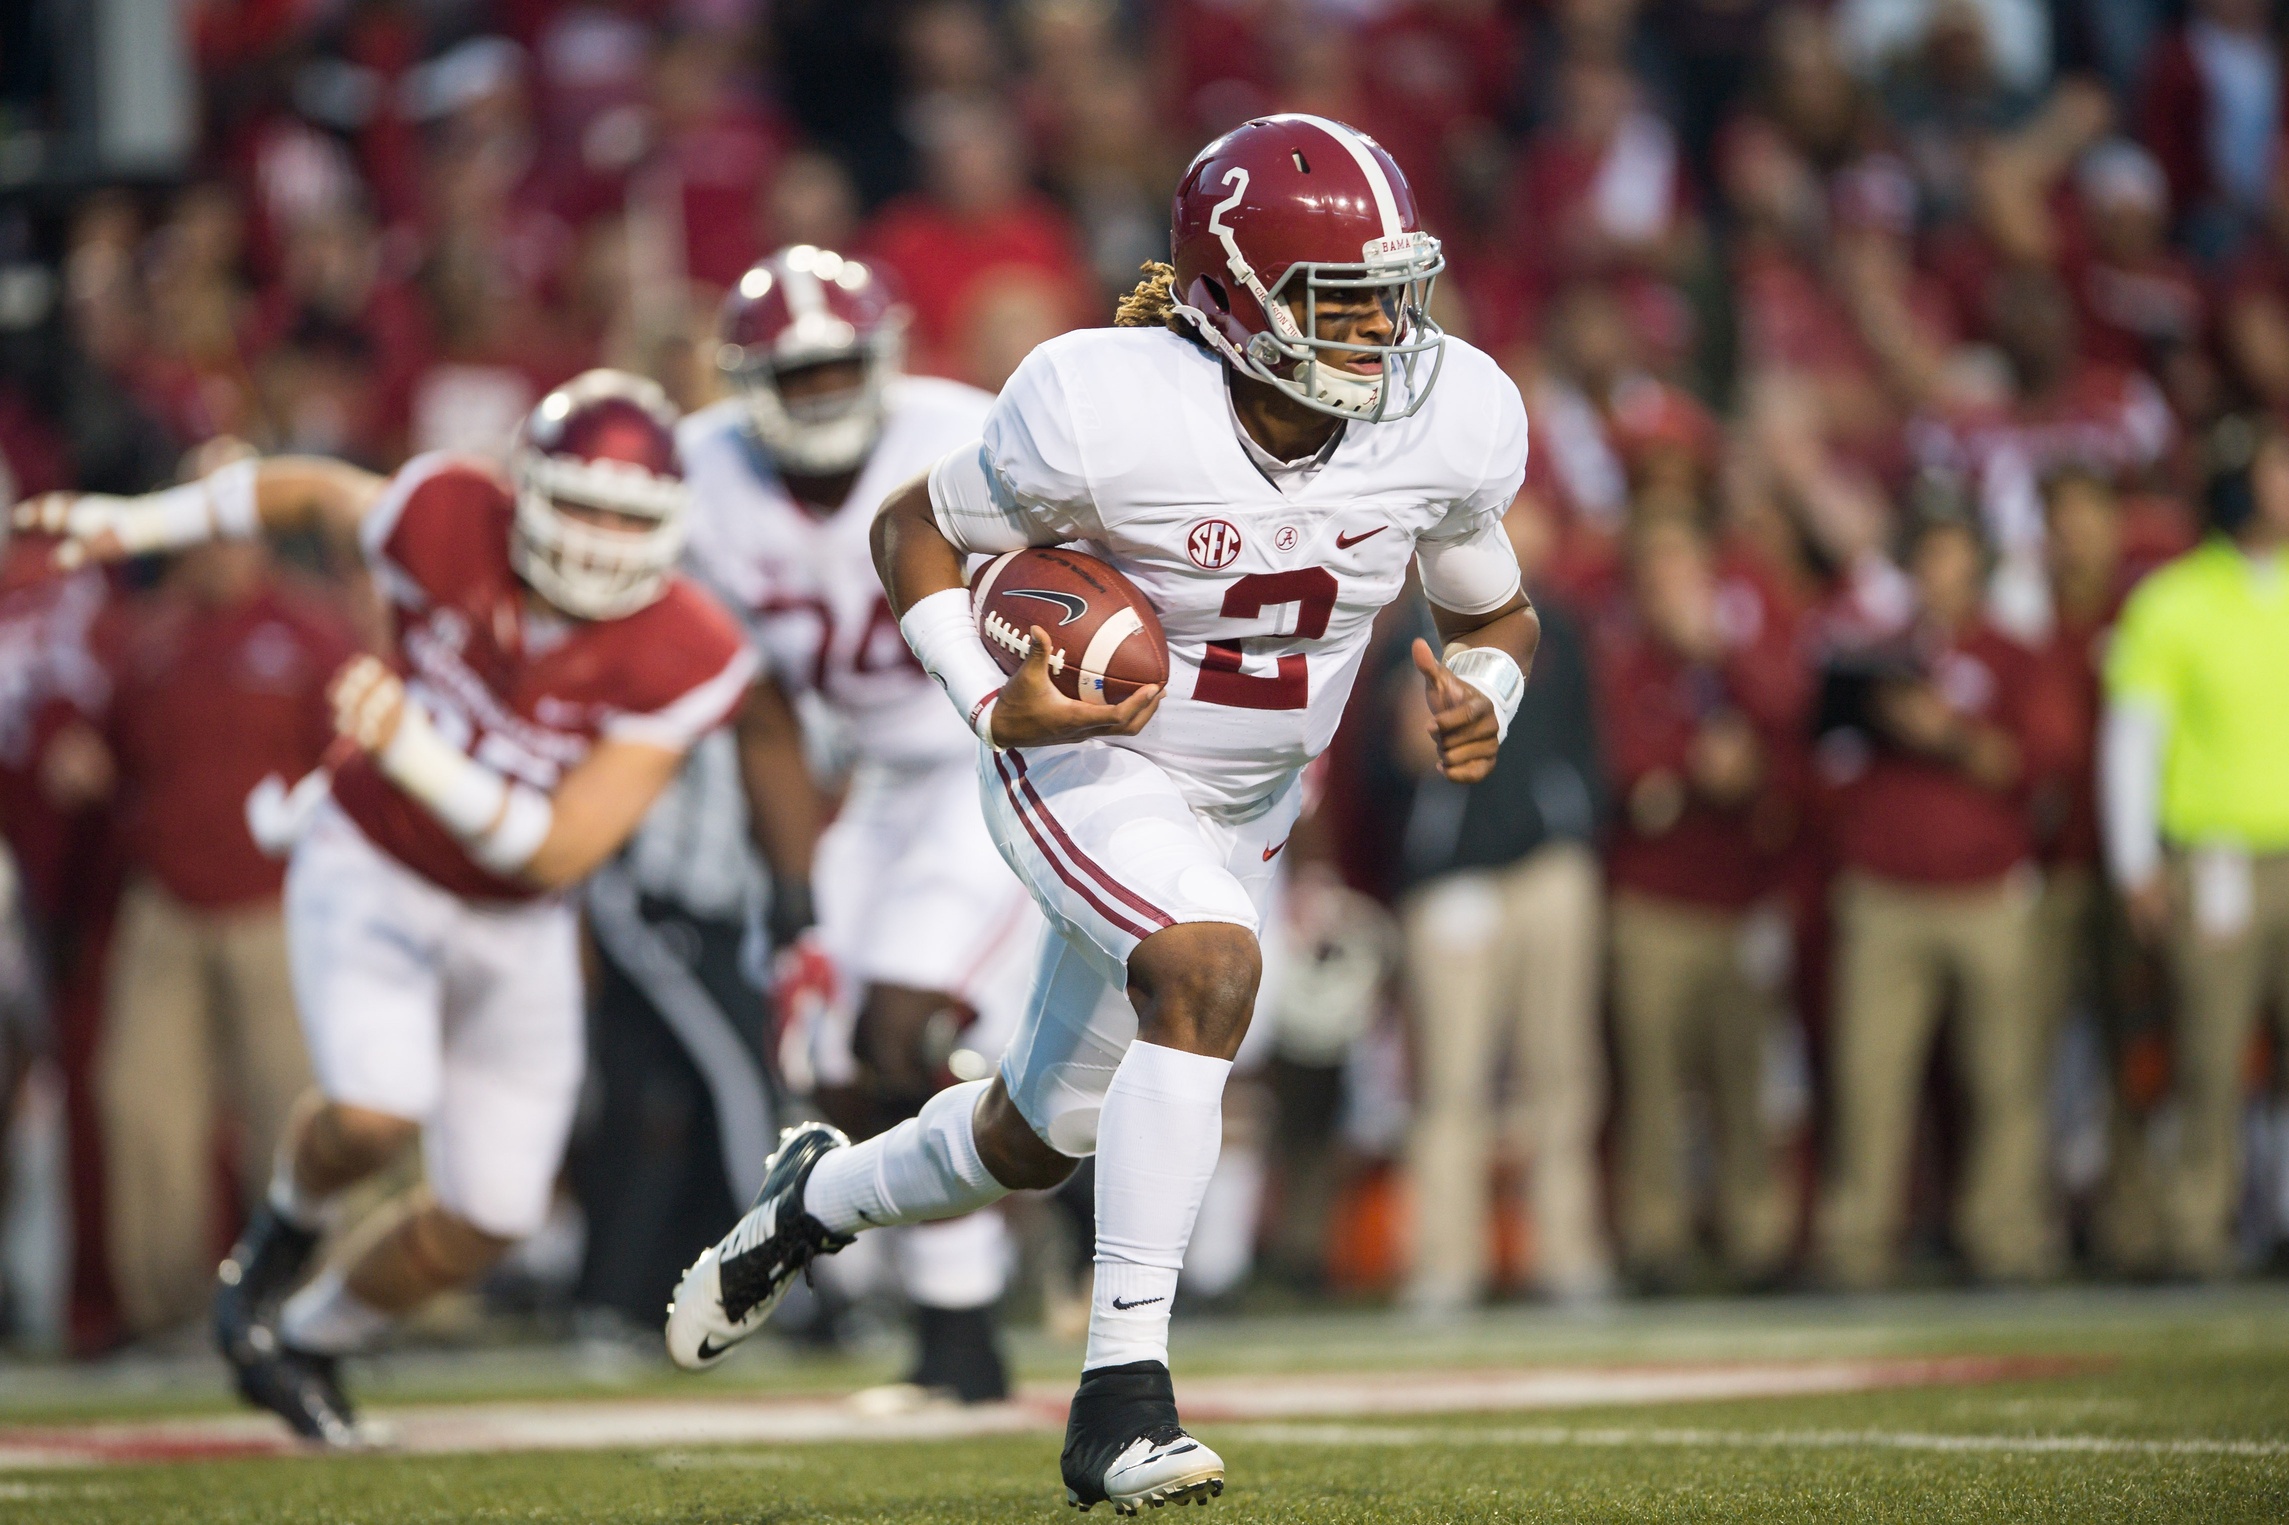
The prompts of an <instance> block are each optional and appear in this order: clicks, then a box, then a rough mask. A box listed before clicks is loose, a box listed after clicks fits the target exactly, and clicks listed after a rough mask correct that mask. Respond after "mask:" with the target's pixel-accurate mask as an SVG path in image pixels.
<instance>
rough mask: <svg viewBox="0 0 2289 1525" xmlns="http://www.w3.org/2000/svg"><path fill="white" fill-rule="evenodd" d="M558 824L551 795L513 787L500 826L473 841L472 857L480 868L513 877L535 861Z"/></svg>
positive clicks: (517, 786) (526, 785)
mask: <svg viewBox="0 0 2289 1525" xmlns="http://www.w3.org/2000/svg"><path fill="white" fill-rule="evenodd" d="M555 824H556V806H555V805H554V804H553V803H551V802H550V800H549V797H548V796H547V795H545V794H543V793H541V792H540V791H539V790H538V789H535V788H533V787H532V786H531V785H530V784H511V785H509V797H508V800H507V801H506V802H505V803H504V804H503V805H502V807H501V821H500V824H499V825H497V826H495V827H494V828H493V829H492V830H491V831H488V832H484V833H482V834H481V835H479V836H477V837H476V838H474V839H473V840H471V841H470V843H469V856H470V858H471V859H473V860H474V861H475V862H476V864H477V866H478V867H479V868H483V869H487V870H489V871H491V872H493V873H496V874H499V875H500V876H501V877H502V878H504V879H508V878H513V877H514V876H516V875H517V874H519V873H522V872H523V871H524V869H525V867H526V865H527V864H529V863H531V862H532V860H533V854H535V853H537V852H539V851H540V845H541V843H543V842H545V841H547V840H548V834H549V830H550V828H551V827H553V826H555Z"/></svg>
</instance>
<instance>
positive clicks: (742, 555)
mask: <svg viewBox="0 0 2289 1525" xmlns="http://www.w3.org/2000/svg"><path fill="white" fill-rule="evenodd" d="M886 403H887V413H886V417H885V420H884V423H883V429H882V438H881V439H880V440H879V441H878V442H877V443H876V444H875V447H874V451H873V453H872V454H871V455H869V456H868V457H867V461H866V465H865V466H864V467H862V468H861V469H860V471H859V473H858V478H857V480H856V481H854V482H853V483H852V484H851V489H850V496H849V498H847V499H846V500H845V501H844V502H843V504H842V506H841V507H840V508H838V509H836V510H835V511H834V512H833V513H831V514H825V515H821V514H816V513H813V512H812V511H810V510H809V509H807V508H805V507H804V506H803V505H802V504H801V503H798V502H797V501H796V500H795V499H794V497H793V496H792V495H790V494H789V493H788V491H787V489H786V487H785V485H784V484H783V483H782V482H781V481H780V479H779V473H778V470H777V468H775V467H774V466H773V465H772V464H771V459H770V457H769V456H768V455H766V454H765V453H764V451H763V448H762V446H761V445H759V444H757V443H756V441H755V437H754V436H753V435H752V434H751V433H750V432H749V431H748V427H747V409H746V405H745V404H744V403H742V402H741V401H740V400H739V399H738V398H736V397H734V398H730V399H727V400H725V401H723V402H719V403H716V404H714V405H713V406H711V407H707V408H703V409H701V410H700V411H699V412H697V413H694V414H692V415H691V416H690V417H689V418H687V419H685V420H684V421H683V423H682V424H681V425H680V426H679V427H678V429H677V431H676V440H677V444H678V446H679V448H680V450H681V452H682V455H683V465H684V479H685V481H686V482H687V483H688V484H689V485H690V488H691V533H690V540H689V542H688V546H687V548H686V550H685V552H684V564H685V566H686V567H687V568H688V569H689V570H690V571H691V572H692V573H693V574H694V575H695V576H697V577H699V578H701V579H702V580H703V581H705V582H706V583H707V584H708V586H709V587H711V588H713V589H714V590H715V591H716V592H717V593H718V594H719V595H720V596H721V597H722V598H723V599H724V601H725V602H726V603H727V604H729V605H730V607H731V608H732V609H734V610H736V611H737V612H738V613H739V615H740V617H741V619H742V620H744V621H745V622H746V625H747V628H748V632H749V635H750V637H751V638H752V639H753V641H754V642H755V644H756V646H757V648H758V649H759V650H760V652H761V653H762V656H763V660H764V662H765V664H766V665H767V666H768V668H769V669H770V671H771V672H772V674H773V675H774V676H776V677H777V678H778V679H779V681H780V682H781V683H782V684H784V685H785V686H786V687H787V689H788V691H789V692H790V694H800V693H804V692H810V693H815V694H817V695H818V696H819V697H820V698H821V699H823V700H824V701H826V703H827V705H828V706H829V708H831V709H832V710H833V711H834V713H835V714H836V716H837V718H839V719H840V720H841V721H842V722H843V723H844V724H845V725H846V726H847V727H848V729H849V733H850V735H849V741H850V745H851V747H852V749H853V751H854V752H855V754H856V756H857V757H858V758H859V759H861V760H864V761H871V762H880V763H886V764H890V765H893V766H900V767H910V766H916V765H922V764H929V763H937V762H947V761H953V760H956V759H960V760H964V761H966V760H968V759H969V758H970V757H971V756H972V755H973V754H974V753H975V752H976V749H977V738H976V737H974V736H973V735H971V734H970V732H969V730H968V729H967V728H966V727H965V726H964V725H963V724H962V717H961V716H959V715H957V714H955V713H954V712H953V710H952V708H951V707H950V706H949V705H948V704H947V703H946V696H945V693H944V691H943V690H941V689H940V688H939V687H938V685H937V684H936V683H934V682H932V681H931V680H930V677H929V676H928V674H926V673H924V672H923V671H922V668H921V666H920V664H918V663H917V662H916V661H915V660H914V654H913V653H912V652H911V651H909V650H908V649H907V646H906V638H905V637H904V636H903V635H901V634H899V630H898V618H897V616H896V615H894V614H892V613H891V612H890V603H889V600H887V599H886V598H885V597H884V596H883V592H882V583H881V581H880V579H878V578H877V577H876V576H875V572H874V558H873V555H872V553H871V552H870V551H869V549H868V547H867V529H868V526H869V525H871V524H872V523H873V522H874V513H875V510H876V509H877V508H879V507H880V506H881V504H882V500H883V499H884V498H886V497H888V496H889V495H890V494H891V493H892V492H894V491H896V490H897V489H898V488H899V487H901V486H903V485H904V484H905V483H907V482H909V481H911V480H912V479H913V478H915V477H916V476H919V475H920V474H921V473H923V472H925V471H927V470H929V469H930V467H931V465H932V464H933V463H934V462H935V461H937V459H938V458H939V457H940V456H943V455H944V454H945V453H946V452H947V451H948V450H951V449H953V448H954V447H955V446H957V445H960V444H961V443H963V442H964V441H967V440H975V439H976V438H977V437H978V431H979V430H980V428H982V427H983V425H984V423H985V419H986V413H987V410H988V409H989V408H990V407H991V406H992V405H993V397H992V395H991V394H990V393H986V392H981V391H979V390H977V389H976V388H975V387H967V386H963V385H961V384H960V383H958V382H952V381H938V380H934V379H932V378H929V377H921V376H907V377H901V378H899V379H898V380H896V381H893V382H892V383H891V384H890V386H889V388H888V392H887V397H886Z"/></svg>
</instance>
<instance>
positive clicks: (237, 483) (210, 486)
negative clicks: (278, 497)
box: [199, 456, 262, 540]
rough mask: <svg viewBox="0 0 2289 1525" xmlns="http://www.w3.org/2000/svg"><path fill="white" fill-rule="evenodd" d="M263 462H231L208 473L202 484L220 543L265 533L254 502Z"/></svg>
mask: <svg viewBox="0 0 2289 1525" xmlns="http://www.w3.org/2000/svg"><path fill="white" fill-rule="evenodd" d="M261 468H262V463H261V462H260V461H258V460H256V459H255V458H254V457H252V456H248V457H246V458H245V459H244V460H237V461H233V462H231V463H230V464H229V465H228V466H225V467H223V468H221V469H220V470H218V471H213V472H210V473H208V474H207V477H206V479H205V481H203V482H202V483H200V484H199V485H201V486H203V487H205V488H206V490H207V507H208V512H209V513H210V514H211V515H212V517H213V520H214V533H215V537H216V538H217V539H220V540H252V539H254V538H255V536H257V535H259V534H261V533H262V513H261V510H260V509H259V508H258V507H257V506H256V502H255V481H256V479H257V477H258V476H259V475H260V473H261Z"/></svg>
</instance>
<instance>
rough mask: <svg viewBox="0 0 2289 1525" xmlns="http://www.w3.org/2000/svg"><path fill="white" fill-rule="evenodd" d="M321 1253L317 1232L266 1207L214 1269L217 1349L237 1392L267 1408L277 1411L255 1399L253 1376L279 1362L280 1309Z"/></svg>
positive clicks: (262, 1208)
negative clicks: (265, 1365)
mask: <svg viewBox="0 0 2289 1525" xmlns="http://www.w3.org/2000/svg"><path fill="white" fill-rule="evenodd" d="M317 1249H318V1233H317V1231H316V1230H315V1229H305V1228H297V1227H295V1226H294V1225H293V1224H291V1223H288V1222H287V1221H286V1220H285V1219H284V1218H281V1217H279V1216H278V1214H277V1213H276V1212H275V1211H273V1210H272V1209H271V1208H270V1207H269V1206H268V1205H265V1206H262V1207H258V1208H256V1209H255V1212H254V1216H253V1217H252V1218H251V1219H249V1220H248V1221H247V1225H246V1232H245V1233H243V1234H241V1235H240V1236H239V1241H238V1243H237V1244H235V1245H233V1246H231V1252H230V1258H229V1259H228V1260H225V1261H224V1262H223V1263H222V1265H221V1266H219V1267H217V1268H216V1271H215V1303H214V1320H215V1347H216V1348H217V1349H218V1350H220V1351H221V1352H222V1355H223V1359H224V1360H225V1361H228V1362H229V1363H230V1368H231V1372H232V1374H233V1375H234V1376H235V1377H237V1379H238V1390H239V1391H240V1392H241V1393H244V1394H245V1395H246V1397H247V1400H248V1401H249V1402H251V1403H257V1404H261V1405H262V1406H263V1407H264V1408H270V1407H274V1405H272V1404H270V1403H268V1402H265V1401H264V1400H263V1399H262V1398H259V1397H257V1396H256V1395H255V1393H254V1391H253V1389H252V1387H250V1385H249V1383H250V1380H251V1379H250V1377H249V1372H250V1371H251V1370H252V1368H254V1367H255V1366H258V1365H260V1364H262V1363H264V1362H267V1361H275V1360H276V1359H277V1357H278V1352H279V1346H278V1331H277V1329H276V1328H275V1327H274V1325H275V1323H276V1320H277V1318H278V1304H279V1302H280V1301H281V1300H282V1299H283V1298H284V1297H285V1296H286V1293H287V1291H288V1289H289V1288H291V1287H292V1286H293V1285H294V1284H295V1283H296V1282H298V1281H300V1280H301V1279H302V1273H303V1272H304V1271H305V1270H307V1269H308V1268H309V1265H310V1257H311V1256H312V1255H314V1254H315V1253H317Z"/></svg>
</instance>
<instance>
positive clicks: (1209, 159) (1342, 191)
mask: <svg viewBox="0 0 2289 1525" xmlns="http://www.w3.org/2000/svg"><path fill="white" fill-rule="evenodd" d="M1169 245H1170V254H1171V257H1172V261H1173V263H1174V264H1175V266H1176V279H1175V284H1174V290H1173V295H1174V296H1175V298H1176V302H1177V308H1176V311H1177V313H1178V315H1179V316H1181V317H1183V318H1184V319H1185V320H1187V321H1188V322H1190V323H1191V324H1192V326H1193V327H1194V328H1196V329H1197V330H1199V332H1200V335H1201V337H1202V338H1204V339H1205V340H1207V342H1208V343H1209V345H1210V346H1211V347H1212V348H1214V349H1215V350H1216V351H1217V352H1218V353H1220V354H1221V355H1223V357H1224V358H1225V359H1226V360H1227V361H1229V362H1230V363H1231V364H1232V365H1234V366H1237V367H1238V368H1239V369H1240V370H1241V371H1243V372H1245V373H1246V374H1248V375H1250V376H1253V377H1255V378H1256V379H1257V380H1259V381H1262V382H1266V383H1268V384H1270V385H1272V386H1275V387H1277V388H1279V389H1280V390H1281V391H1282V392H1285V393H1286V394H1287V395H1288V396H1290V397H1293V398H1295V399H1296V400H1297V401H1298V402H1300V403H1302V404H1304V405H1305V406H1306V407H1309V408H1314V409H1317V410H1318V411H1319V412H1322V413H1331V414H1334V415H1335V416H1336V417H1338V418H1346V419H1349V418H1357V419H1364V420H1367V421H1369V422H1375V421H1379V420H1384V419H1396V418H1405V417H1406V416H1407V415H1408V414H1410V413H1413V412H1414V411H1415V410H1416V409H1417V408H1419V407H1421V406H1422V405H1423V400H1424V399H1425V398H1426V397H1428V396H1429V395H1430V390H1431V385H1432V383H1433V382H1435V381H1436V380H1437V379H1438V372H1439V365H1440V362H1441V361H1442V359H1443V358H1444V355H1443V352H1442V347H1443V345H1444V344H1445V341H1446V335H1445V334H1444V333H1443V332H1442V331H1441V330H1440V329H1439V326H1438V325H1437V324H1436V323H1434V322H1432V321H1431V318H1430V313H1429V307H1430V298H1431V283H1432V282H1433V281H1434V280H1436V279H1437V277H1438V274H1439V272H1440V271H1442V270H1444V269H1445V268H1446V259H1445V256H1444V255H1442V254H1441V253H1440V250H1439V241H1438V240H1437V239H1436V238H1434V237H1432V236H1431V235H1430V234H1429V233H1426V232H1424V231H1423V225H1422V218H1421V215H1420V214H1419V213H1418V212H1417V210H1416V208H1415V195H1414V192H1413V191H1411V190H1410V189H1408V187H1407V177H1406V176H1405V175H1404V174H1402V173H1400V170H1399V165H1398V162H1397V161H1396V160H1394V159H1393V158H1392V157H1391V155H1390V153H1389V152H1388V151H1386V150H1385V149H1384V147H1383V145H1382V144H1380V143H1377V142H1376V141H1375V140H1374V139H1373V138H1370V137H1368V136H1367V135H1366V134H1365V133H1363V132H1359V131H1357V130H1356V129H1354V128H1350V127H1346V126H1344V125H1343V124H1342V123H1341V122H1331V121H1329V120H1328V119H1326V118H1325V117H1316V116H1304V115H1300V114H1293V113H1291V114H1283V115H1279V116H1268V117H1258V118H1257V119H1256V120H1254V121H1252V122H1245V123H1242V124H1241V125H1240V126H1238V127H1235V128H1233V129H1232V130H1231V131H1230V132H1228V133H1226V134H1225V135H1224V136H1223V137H1221V138H1218V139H1217V140H1216V141H1215V142H1213V143H1211V144H1209V145H1208V146H1207V147H1206V148H1203V149H1202V150H1200V153H1199V156H1198V157H1196V158H1195V159H1194V160H1193V161H1192V167H1191V168H1190V169H1188V170H1186V171H1185V175H1184V179H1183V181H1182V182H1181V183H1180V184H1179V185H1178V186H1177V189H1176V205H1175V209H1174V214H1173V216H1172V217H1171V219H1170V228H1169ZM1362 293H1366V294H1370V295H1371V296H1372V297H1373V298H1374V300H1375V301H1376V302H1377V303H1379V304H1380V305H1381V307H1382V309H1383V311H1384V313H1385V315H1386V316H1387V317H1388V318H1389V319H1390V320H1391V325H1392V332H1391V336H1390V342H1389V343H1386V344H1360V343H1357V342H1355V341H1351V340H1344V341H1341V342H1336V341H1330V340H1326V339H1322V338H1321V337H1319V327H1318V320H1319V307H1320V304H1321V303H1322V302H1323V301H1328V300H1330V299H1333V300H1335V301H1337V302H1340V303H1344V304H1347V305H1348V304H1350V303H1355V302H1356V301H1357V300H1358V299H1359V296H1360V295H1361V294H1362ZM1298 309H1300V311H1299V310H1298ZM1357 355H1368V356H1372V357H1373V358H1375V359H1376V360H1378V361H1379V362H1380V366H1379V368H1378V370H1377V371H1376V372H1375V373H1374V374H1372V375H1369V374H1363V373H1362V372H1359V371H1356V370H1353V369H1350V368H1349V367H1348V366H1346V365H1345V364H1344V363H1343V362H1344V360H1345V359H1347V358H1349V357H1352V356H1357Z"/></svg>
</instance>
